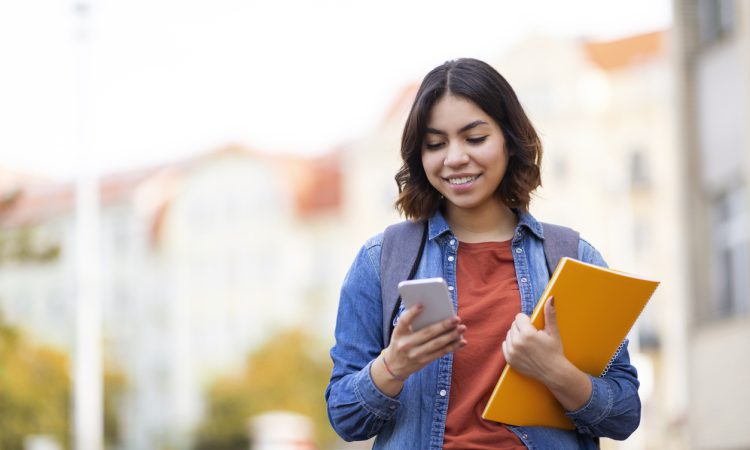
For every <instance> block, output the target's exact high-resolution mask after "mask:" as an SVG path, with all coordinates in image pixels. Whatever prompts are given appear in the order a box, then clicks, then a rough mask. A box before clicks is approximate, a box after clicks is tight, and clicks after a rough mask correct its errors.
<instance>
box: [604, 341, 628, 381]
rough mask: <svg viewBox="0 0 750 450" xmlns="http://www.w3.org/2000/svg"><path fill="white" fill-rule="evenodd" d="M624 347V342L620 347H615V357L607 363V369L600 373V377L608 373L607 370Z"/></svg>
mask: <svg viewBox="0 0 750 450" xmlns="http://www.w3.org/2000/svg"><path fill="white" fill-rule="evenodd" d="M624 346H625V341H622V342H620V345H619V346H618V347H617V351H616V352H615V355H614V356H613V357H612V359H610V360H609V362H608V363H607V367H605V368H604V371H603V372H602V374H601V375H600V377H603V376H604V375H606V374H607V372H609V369H610V368H611V367H612V363H613V362H614V361H615V359H616V358H617V355H619V354H620V352H621V351H622V348H623V347H624Z"/></svg>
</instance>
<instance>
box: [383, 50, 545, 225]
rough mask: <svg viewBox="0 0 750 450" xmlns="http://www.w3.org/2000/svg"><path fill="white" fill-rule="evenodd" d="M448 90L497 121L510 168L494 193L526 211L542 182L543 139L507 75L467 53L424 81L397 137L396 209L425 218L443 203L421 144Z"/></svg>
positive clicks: (413, 216)
mask: <svg viewBox="0 0 750 450" xmlns="http://www.w3.org/2000/svg"><path fill="white" fill-rule="evenodd" d="M447 94H451V95H455V96H457V97H463V98H465V99H467V100H470V101H471V102H473V103H475V104H476V105H477V106H479V107H480V108H481V109H482V110H483V111H484V112H485V113H486V114H487V115H488V116H490V117H492V118H493V119H494V120H495V122H497V124H498V126H499V127H500V129H501V130H502V132H503V136H504V137H505V148H506V151H507V152H508V168H507V169H506V172H505V176H504V177H503V180H502V181H501V182H500V185H499V186H498V187H497V190H496V191H495V195H497V196H498V198H499V199H500V200H501V201H502V202H503V203H505V204H506V205H507V206H509V207H511V208H517V209H519V210H521V211H526V210H528V207H529V202H530V201H531V193H532V192H533V191H534V189H536V188H537V187H539V186H540V185H541V184H542V181H541V175H540V170H539V166H540V164H541V161H542V143H541V141H540V140H539V136H538V135H537V133H536V130H534V127H533V125H532V124H531V121H530V120H529V118H528V117H527V116H526V113H525V112H524V110H523V108H522V107H521V104H520V102H519V101H518V97H517V96H516V93H515V92H514V91H513V88H511V87H510V84H508V82H507V81H506V80H505V78H503V76H502V75H500V74H499V73H498V72H497V71H496V70H495V69H494V68H492V66H490V65H489V64H487V63H485V62H482V61H479V60H477V59H471V58H462V59H457V60H453V61H448V62H446V63H444V64H442V65H441V66H438V67H436V68H434V69H433V70H432V71H430V73H428V74H427V76H425V78H424V80H422V85H421V86H420V87H419V91H417V96H416V98H415V99H414V103H413V104H412V107H411V111H410V112H409V117H408V118H407V119H406V125H405V126H404V134H403V136H402V138H401V158H402V160H403V165H402V166H401V168H400V169H399V171H398V172H397V173H396V177H395V178H396V184H398V192H399V195H398V199H397V200H396V209H398V210H399V212H401V213H403V214H404V215H405V216H406V217H407V218H412V219H427V218H429V217H430V216H432V215H433V214H434V213H435V212H436V211H437V210H438V208H440V206H441V203H442V199H441V196H440V193H439V192H438V191H437V190H436V189H435V188H434V187H432V185H431V184H430V182H429V181H428V180H427V175H426V174H425V172H424V167H422V144H423V141H424V137H425V131H426V128H427V122H428V120H429V118H430V113H431V111H432V108H433V106H434V105H435V103H437V101H438V100H439V99H441V98H442V97H443V96H445V95H447Z"/></svg>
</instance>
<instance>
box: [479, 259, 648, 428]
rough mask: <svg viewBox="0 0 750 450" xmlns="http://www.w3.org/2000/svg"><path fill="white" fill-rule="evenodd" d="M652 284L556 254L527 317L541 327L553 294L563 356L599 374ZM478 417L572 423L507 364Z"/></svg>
mask: <svg viewBox="0 0 750 450" xmlns="http://www.w3.org/2000/svg"><path fill="white" fill-rule="evenodd" d="M658 285H659V282H658V281H653V280H647V279H644V278H640V277H638V276H635V275H629V274H626V273H623V272H619V271H616V270H612V269H606V268H603V267H598V266H594V265H591V264H586V263H583V262H580V261H576V260H574V259H570V258H562V259H561V260H560V263H559V264H558V265H557V268H556V269H555V273H554V274H552V277H551V278H550V282H549V284H547V288H546V289H545V290H544V293H543V294H542V297H541V299H540V300H539V303H538V304H537V306H536V308H535V309H534V313H533V314H532V315H531V322H532V323H533V324H534V326H536V327H537V329H542V328H544V304H545V303H546V300H547V299H548V298H549V297H550V296H552V297H554V298H555V308H556V309H557V324H558V328H559V330H560V338H561V339H562V343H563V351H564V352H565V356H566V357H567V358H568V359H569V360H570V362H572V363H573V364H574V365H575V366H576V367H578V368H579V369H581V370H582V371H584V372H586V373H589V374H591V375H594V376H600V375H601V374H602V373H603V372H604V370H605V368H606V367H607V364H608V363H609V362H610V360H611V359H612V357H613V356H614V355H615V352H616V351H617V349H618V347H619V346H620V344H621V343H622V341H623V340H624V339H625V337H626V336H627V334H628V332H629V331H630V328H631V327H632V326H633V324H634V323H635V321H636V319H638V316H639V315H640V313H641V311H642V310H643V308H644V307H645V306H646V303H647V302H648V300H649V299H650V298H651V295H652V294H653V293H654V290H656V287H657V286H658ZM482 417H483V418H484V419H488V420H494V421H496V422H502V423H506V424H509V425H521V426H546V427H555V428H566V429H573V428H574V426H573V423H572V422H571V421H570V419H568V418H567V416H565V411H564V409H563V407H562V406H561V405H560V403H558V401H557V399H555V397H554V396H553V395H552V393H551V392H550V391H549V390H548V389H547V388H546V387H545V386H544V385H543V384H542V383H541V382H538V381H536V380H534V379H531V378H527V377H525V376H523V375H521V374H520V373H518V372H516V371H515V370H513V369H512V368H510V366H508V365H506V366H505V369H503V372H502V374H500V379H499V380H498V382H497V385H496V386H495V390H494V391H493V392H492V395H491V396H490V400H489V401H488V402H487V406H486V407H485V409H484V413H482Z"/></svg>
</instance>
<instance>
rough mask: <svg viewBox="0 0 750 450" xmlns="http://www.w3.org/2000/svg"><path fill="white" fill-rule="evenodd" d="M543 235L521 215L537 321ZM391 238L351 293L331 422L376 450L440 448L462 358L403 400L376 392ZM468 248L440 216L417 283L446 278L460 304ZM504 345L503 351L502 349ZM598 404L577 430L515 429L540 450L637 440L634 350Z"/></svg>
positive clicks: (355, 275) (341, 320)
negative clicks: (384, 263) (463, 252)
mask: <svg viewBox="0 0 750 450" xmlns="http://www.w3.org/2000/svg"><path fill="white" fill-rule="evenodd" d="M543 239H544V235H543V232H542V226H541V224H540V223H539V222H537V221H536V220H535V219H534V218H533V217H532V216H531V214H528V213H519V214H518V226H517V227H516V230H515V235H514V236H513V240H512V251H513V260H514V265H515V269H516V278H517V280H518V287H519V291H520V295H521V311H523V312H524V313H525V314H528V315H531V313H532V311H533V309H534V306H535V305H536V302H537V300H538V299H539V297H540V296H541V294H542V292H543V291H544V288H545V286H546V285H547V282H548V281H549V273H548V272H547V266H546V262H545V258H544V250H543V247H542V241H543ZM382 242H383V235H382V233H381V234H378V235H377V236H375V237H373V238H371V239H369V240H368V241H367V242H366V243H365V245H364V246H363V247H362V249H361V250H360V252H359V254H358V255H357V256H356V258H355V260H354V263H353V264H352V266H351V268H350V269H349V272H348V273H347V275H346V277H345V279H344V282H343V286H342V288H341V297H340V300H339V309H338V316H337V321H336V331H335V335H336V344H335V345H334V346H333V348H332V349H331V359H332V360H333V373H332V374H331V380H330V382H329V384H328V388H327V389H326V392H325V397H326V401H327V406H328V417H329V419H330V421H331V424H332V425H333V428H334V429H335V430H336V432H337V433H338V434H339V435H340V436H341V437H342V438H344V439H345V440H347V441H352V440H365V439H369V438H371V437H373V436H377V438H376V439H375V444H374V447H373V448H375V449H430V450H434V449H440V448H442V445H443V435H444V432H445V420H446V416H447V414H448V399H449V398H450V388H451V369H452V362H453V354H452V353H449V354H447V355H445V356H443V357H442V358H439V359H437V360H435V361H433V362H432V363H430V364H429V365H427V366H426V367H424V368H423V369H421V370H420V371H418V372H416V373H413V374H412V375H411V376H410V377H409V378H408V379H407V381H406V382H405V383H404V387H403V389H402V391H401V392H400V393H399V394H398V395H397V396H396V397H389V396H387V395H385V394H383V393H382V392H381V391H380V390H379V389H378V388H377V386H375V384H374V383H373V380H372V377H371V375H370V364H372V361H373V360H375V358H376V357H377V356H378V355H379V354H380V352H381V350H382V346H383V336H382V314H383V313H382V307H381V296H380V250H381V246H382ZM457 253H458V239H456V237H455V236H454V235H453V232H452V231H451V230H450V228H449V226H448V223H447V222H446V221H445V218H444V217H443V216H442V214H440V213H439V212H438V213H436V214H435V215H434V216H433V217H432V218H430V220H429V224H428V236H427V242H426V244H425V249H424V253H423V256H422V260H421V262H420V264H419V268H418V270H417V274H416V277H415V278H429V277H438V276H441V277H443V278H445V280H446V281H447V282H448V285H449V286H450V287H449V289H450V291H451V296H452V299H453V302H454V306H457V304H458V301H460V299H457V298H456V289H454V286H455V284H456V255H457ZM578 259H580V260H581V261H584V262H587V263H591V264H596V265H599V266H606V263H605V262H604V260H603V259H602V257H601V255H600V254H599V252H598V251H597V250H596V249H594V248H593V247H592V246H591V245H590V244H589V243H588V242H586V241H584V240H581V241H580V242H579V245H578ZM500 344H501V343H500V342H498V345H500ZM590 379H591V381H592V393H591V397H590V398H589V400H588V402H587V403H586V404H585V405H584V406H583V407H581V408H580V409H579V410H577V411H570V412H567V416H568V417H569V418H570V419H571V420H572V422H573V423H574V424H575V426H576V429H575V430H561V429H555V428H546V427H515V426H509V428H510V429H511V430H512V431H513V432H514V433H515V434H516V435H517V436H518V437H519V438H520V440H521V441H522V442H523V443H524V444H525V445H526V446H527V447H528V448H530V449H557V450H565V449H571V450H572V449H595V448H598V445H597V439H595V438H596V437H599V436H602V437H610V438H613V439H620V440H622V439H625V438H627V437H628V436H629V435H630V434H631V433H632V432H633V431H634V430H635V429H636V428H637V427H638V424H639V422H640V413H641V403H640V398H639V397H638V385H639V383H638V378H637V374H636V370H635V368H634V367H633V366H632V365H630V358H629V355H628V350H627V341H626V342H625V345H623V347H622V349H621V350H620V351H619V353H618V354H617V356H616V357H615V359H614V360H613V361H612V364H611V367H610V368H609V370H608V371H607V373H606V374H605V375H604V376H601V377H593V376H590Z"/></svg>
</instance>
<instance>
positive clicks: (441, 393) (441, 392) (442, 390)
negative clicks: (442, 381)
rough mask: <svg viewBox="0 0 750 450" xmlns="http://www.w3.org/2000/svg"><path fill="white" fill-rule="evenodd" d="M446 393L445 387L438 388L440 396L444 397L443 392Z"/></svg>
mask: <svg viewBox="0 0 750 450" xmlns="http://www.w3.org/2000/svg"><path fill="white" fill-rule="evenodd" d="M447 393H448V392H447V391H446V390H445V389H441V390H440V396H441V397H445V394H447Z"/></svg>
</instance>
